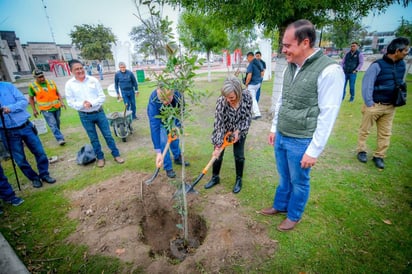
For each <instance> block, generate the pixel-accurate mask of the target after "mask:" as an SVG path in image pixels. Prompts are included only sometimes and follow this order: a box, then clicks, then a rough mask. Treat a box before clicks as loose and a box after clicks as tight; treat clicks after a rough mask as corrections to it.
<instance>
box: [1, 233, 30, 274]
mask: <svg viewBox="0 0 412 274" xmlns="http://www.w3.org/2000/svg"><path fill="white" fill-rule="evenodd" d="M26 273H27V274H29V273H30V272H29V271H28V270H27V268H26V266H25V265H24V264H23V263H22V262H21V261H20V259H19V257H17V255H16V253H14V250H13V249H12V248H11V246H10V245H9V243H8V242H7V240H6V239H5V238H4V237H3V235H2V234H1V233H0V274H26Z"/></svg>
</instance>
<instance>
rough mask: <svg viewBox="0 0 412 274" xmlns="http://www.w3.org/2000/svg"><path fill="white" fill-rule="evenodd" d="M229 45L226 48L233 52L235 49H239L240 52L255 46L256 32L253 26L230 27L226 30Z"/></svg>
mask: <svg viewBox="0 0 412 274" xmlns="http://www.w3.org/2000/svg"><path fill="white" fill-rule="evenodd" d="M227 33H228V38H229V46H228V49H229V50H230V51H231V52H233V51H234V50H235V49H241V50H242V52H248V51H251V50H253V49H254V48H255V41H256V39H257V34H256V31H255V29H254V28H252V29H244V30H243V29H242V30H240V29H238V28H235V29H232V30H230V29H229V30H228V31H227Z"/></svg>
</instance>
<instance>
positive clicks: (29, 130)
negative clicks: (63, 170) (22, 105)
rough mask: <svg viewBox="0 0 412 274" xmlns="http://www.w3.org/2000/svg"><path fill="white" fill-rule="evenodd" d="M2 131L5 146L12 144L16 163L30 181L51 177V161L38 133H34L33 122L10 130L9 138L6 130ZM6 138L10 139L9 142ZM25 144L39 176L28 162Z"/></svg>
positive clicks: (11, 147) (11, 148) (8, 131)
mask: <svg viewBox="0 0 412 274" xmlns="http://www.w3.org/2000/svg"><path fill="white" fill-rule="evenodd" d="M0 131H1V135H2V136H1V138H2V140H3V142H4V145H6V146H8V143H9V144H10V150H11V152H12V153H13V159H14V161H15V162H16V164H17V165H18V166H19V168H20V169H21V171H22V172H23V174H24V175H25V176H26V177H27V178H28V179H29V180H30V181H33V180H34V179H40V178H43V177H45V176H48V175H50V174H49V159H48V158H47V155H46V153H45V152H44V149H43V145H42V143H41V141H40V139H39V136H37V133H36V132H35V131H34V126H33V124H32V123H31V122H29V124H28V125H26V126H24V127H23V128H21V129H8V130H7V133H8V134H7V137H6V134H5V132H4V130H0ZM6 138H8V142H7V139H6ZM23 143H24V144H26V146H27V148H28V149H29V150H30V152H31V153H32V154H33V155H34V157H35V159H36V163H37V170H38V171H39V174H37V173H36V172H35V171H34V170H33V169H32V167H31V166H30V164H29V162H27V159H26V154H25V153H24V145H23Z"/></svg>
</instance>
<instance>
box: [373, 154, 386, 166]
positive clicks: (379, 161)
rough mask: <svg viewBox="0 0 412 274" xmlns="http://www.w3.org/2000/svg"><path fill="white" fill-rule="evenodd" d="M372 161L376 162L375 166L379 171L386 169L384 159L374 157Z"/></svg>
mask: <svg viewBox="0 0 412 274" xmlns="http://www.w3.org/2000/svg"><path fill="white" fill-rule="evenodd" d="M372 160H373V161H374V162H375V166H376V167H377V168H379V169H384V168H385V164H384V163H383V159H382V158H380V157H373V158H372Z"/></svg>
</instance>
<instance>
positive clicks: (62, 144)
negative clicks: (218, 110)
mask: <svg viewBox="0 0 412 274" xmlns="http://www.w3.org/2000/svg"><path fill="white" fill-rule="evenodd" d="M58 143H59V145H61V146H64V144H66V141H65V140H60V141H59V142H58Z"/></svg>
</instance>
